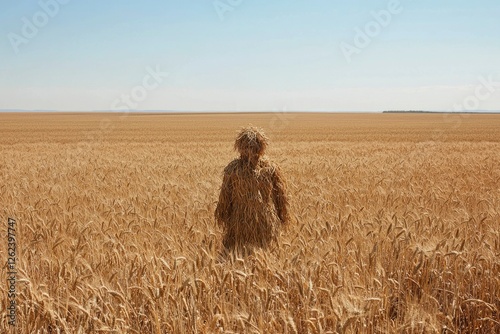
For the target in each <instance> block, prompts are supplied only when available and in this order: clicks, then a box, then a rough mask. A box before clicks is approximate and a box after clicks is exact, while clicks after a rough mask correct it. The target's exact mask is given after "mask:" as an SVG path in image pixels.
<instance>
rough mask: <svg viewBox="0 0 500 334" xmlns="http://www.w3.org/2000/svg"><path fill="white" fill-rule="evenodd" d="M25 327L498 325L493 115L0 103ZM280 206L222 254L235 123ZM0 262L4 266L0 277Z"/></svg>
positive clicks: (3, 201)
mask: <svg viewBox="0 0 500 334" xmlns="http://www.w3.org/2000/svg"><path fill="white" fill-rule="evenodd" d="M0 122H1V125H2V127H1V135H0V156H1V160H0V219H1V221H2V226H3V230H2V232H1V233H2V235H4V238H3V242H2V243H1V246H0V258H1V260H2V261H3V263H7V258H8V253H7V224H8V223H7V222H8V218H13V219H15V220H16V235H15V237H16V251H17V253H16V255H17V261H16V270H17V274H16V307H17V319H16V325H15V327H13V326H9V324H8V310H7V308H8V306H9V305H8V302H9V301H8V299H7V298H2V299H1V303H0V306H1V310H0V312H1V314H2V317H1V319H0V329H1V331H2V332H4V331H8V330H10V331H11V332H18V333H57V332H58V331H59V332H61V333H94V332H95V333H230V332H232V333H472V332H474V333H499V332H500V167H499V166H500V115H486V114H483V115H471V114H463V115H458V114H453V115H451V114H370V113H359V114H358V113H356V114H348V113H345V114H341V113H339V114H336V113H335V114H327V113H324V114H322V113H283V112H276V113H243V114H222V113H220V114H132V113H128V114H105V113H80V114H78V113H43V114H41V113H3V114H0ZM248 124H253V125H256V126H259V127H262V128H263V129H264V131H265V132H266V134H267V135H268V137H269V138H270V140H271V144H270V147H269V149H268V151H267V155H268V157H269V158H270V159H271V160H273V161H274V162H276V163H278V164H279V165H280V166H281V169H282V171H283V174H284V176H285V178H286V181H287V183H288V188H287V192H288V195H289V197H290V215H291V217H292V219H291V220H292V221H291V224H290V225H289V226H288V227H287V228H286V229H283V230H282V231H281V235H280V237H279V241H278V243H277V244H276V245H274V246H273V247H272V248H270V249H266V250H258V251H257V252H256V253H255V254H253V255H251V256H248V257H244V258H239V257H237V256H233V257H229V258H227V259H221V258H220V256H219V253H220V250H221V241H222V231H221V229H220V228H219V227H217V226H216V224H215V220H214V210H215V207H216V204H217V199H218V193H219V188H220V185H221V182H222V172H223V169H224V167H225V166H226V165H227V164H228V163H229V162H230V161H231V160H232V159H234V158H235V157H236V153H235V152H234V151H233V144H234V139H235V136H236V134H237V131H238V130H239V129H240V128H241V127H242V126H246V125H248ZM7 278H8V267H7V266H6V265H4V266H3V267H2V271H1V272H0V279H1V282H2V283H1V284H0V293H1V294H2V296H7V294H8V289H9V286H8V284H7Z"/></svg>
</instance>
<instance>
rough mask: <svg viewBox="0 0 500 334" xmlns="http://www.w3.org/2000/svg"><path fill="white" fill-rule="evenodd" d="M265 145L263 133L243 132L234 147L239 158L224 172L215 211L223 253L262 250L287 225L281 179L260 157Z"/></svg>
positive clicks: (265, 140)
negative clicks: (220, 229) (221, 229)
mask: <svg viewBox="0 0 500 334" xmlns="http://www.w3.org/2000/svg"><path fill="white" fill-rule="evenodd" d="M268 144H269V139H268V138H267V137H266V135H265V134H264V132H263V131H262V129H259V128H256V127H253V126H250V127H246V128H243V129H242V130H241V132H240V133H239V134H238V136H237V138H236V142H235V143H234V149H235V150H236V151H238V152H239V153H240V157H239V158H238V159H235V160H233V161H232V162H231V163H229V165H227V167H226V168H225V169H224V178H223V181H222V187H221V190H220V195H219V202H218V204H217V208H216V210H215V219H216V221H217V223H218V224H219V225H220V226H222V227H223V229H224V233H225V235H224V240H223V245H224V247H225V249H226V250H238V251H242V252H244V253H248V252H251V251H252V249H253V248H255V247H262V248H265V247H266V246H268V245H269V244H270V243H271V242H272V241H274V240H276V237H277V234H278V230H279V227H280V226H281V225H284V224H286V223H288V221H289V216H288V199H287V196H286V192H285V191H286V185H285V181H284V179H283V175H282V173H281V171H280V169H279V167H278V166H277V165H275V164H273V163H272V162H270V161H269V160H267V158H265V157H264V156H263V155H264V151H265V149H266V147H267V145H268Z"/></svg>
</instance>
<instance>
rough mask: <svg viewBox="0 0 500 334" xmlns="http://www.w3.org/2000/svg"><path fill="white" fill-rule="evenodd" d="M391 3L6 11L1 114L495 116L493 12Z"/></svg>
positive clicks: (15, 4) (311, 1) (260, 1)
mask: <svg viewBox="0 0 500 334" xmlns="http://www.w3.org/2000/svg"><path fill="white" fill-rule="evenodd" d="M63 3H64V4H63ZM397 3H398V1H387V0H384V1H378V0H373V1H367V0H365V1H363V0H358V1H340V0H293V1H292V0H290V1H284V0H273V1H270V0H240V1H238V0H216V1H213V0H191V1H187V0H158V1H153V0H144V1H130V2H129V1H102V0H100V1H97V0H86V1H79V0H70V1H68V0H64V1H63V0H41V1H2V2H1V3H0V7H1V10H0V109H9V108H12V109H57V110H108V109H111V108H114V107H116V106H119V107H120V108H122V109H123V108H133V109H141V110H145V109H162V110H214V111H218V110H220V111H237V110H241V111H247V110H250V111H251V110H269V111H272V110H312V111H316V110H320V111H377V110H388V109H426V110H453V109H457V108H460V107H462V109H500V19H499V17H500V2H499V1H498V0H478V1H474V2H473V1H466V0H443V1H435V0H420V1H419V0H413V1H412V0H407V1H405V0H401V1H399V5H398V4H397ZM42 4H47V6H43V5H42ZM54 4H57V6H58V7H59V8H56V7H54ZM231 4H232V5H231ZM217 6H219V7H217ZM224 6H225V7H224ZM391 6H392V7H391ZM43 7H45V9H44V8H43ZM216 7H217V8H219V12H218V11H217V8H216ZM224 9H226V10H227V11H224V12H222V11H223V10H224ZM390 9H391V10H393V13H390V11H389V10H390ZM382 10H384V11H386V12H385V13H386V14H387V13H390V14H389V15H390V17H389V16H387V15H386V16H383V15H382V19H379V22H380V23H379V22H377V20H376V18H375V17H374V15H373V13H374V12H376V13H380V12H381V11H382ZM51 11H52V12H51ZM46 12H47V13H48V14H46ZM49 14H51V15H52V16H53V17H52V16H51V15H49ZM23 18H24V19H23ZM380 20H382V21H380ZM26 22H28V23H26ZM31 24H33V25H34V27H35V28H36V29H38V31H37V32H36V31H35V32H34V31H32V30H31V31H30V30H29V29H28V28H27V26H29V25H31ZM37 25H38V26H39V27H37ZM367 27H368V28H371V29H372V30H370V31H368V32H369V33H370V34H371V35H372V37H368V38H369V39H370V40H371V42H370V43H369V45H363V44H362V43H361V44H360V43H359V41H358V43H357V44H356V40H355V38H356V36H357V35H359V31H363V32H364V31H365V30H366V29H368V28H367ZM358 39H359V36H358ZM346 45H349V46H351V47H352V48H357V51H356V52H357V53H349V52H348V53H347V54H348V56H347V57H346V51H345V50H346V49H345V48H346ZM352 48H351V49H350V50H353V49H352ZM348 58H350V59H348ZM148 68H149V70H148ZM152 69H157V70H158V71H160V72H168V73H169V74H168V76H164V75H163V74H161V75H160V76H159V77H157V78H160V79H159V80H157V81H155V80H154V79H153V78H152V77H149V76H150V72H151V71H152ZM480 78H483V79H480ZM144 80H146V83H147V87H146V88H147V89H146V88H144V84H143V82H144ZM484 81H487V82H488V81H489V82H490V83H489V84H484V83H482V82H484ZM478 87H480V88H478ZM492 87H493V88H492ZM478 90H479V95H478V94H477V92H478ZM145 92H146V94H144V93H145ZM134 94H135V95H134ZM126 95H129V97H128V98H127V96H126ZM124 101H128V102H124ZM464 106H465V107H464Z"/></svg>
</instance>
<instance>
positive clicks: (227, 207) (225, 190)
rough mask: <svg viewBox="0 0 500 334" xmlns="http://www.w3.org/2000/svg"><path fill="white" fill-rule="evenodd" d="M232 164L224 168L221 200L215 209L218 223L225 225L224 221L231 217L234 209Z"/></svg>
mask: <svg viewBox="0 0 500 334" xmlns="http://www.w3.org/2000/svg"><path fill="white" fill-rule="evenodd" d="M231 167H232V166H231V164H230V165H228V166H227V167H226V168H225V169H224V177H223V179H222V186H221V189H220V194H219V202H218V203H217V208H216V209H215V221H216V222H217V224H218V225H220V226H224V223H225V222H227V221H228V220H229V218H230V217H231V210H232V199H231V196H232V194H231V193H232V187H231V178H232V174H233V173H232V168H231Z"/></svg>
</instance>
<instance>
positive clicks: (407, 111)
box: [382, 110, 500, 114]
mask: <svg viewBox="0 0 500 334" xmlns="http://www.w3.org/2000/svg"><path fill="white" fill-rule="evenodd" d="M382 113H383V114H402V113H405V114H408V113H414V114H448V113H460V114H500V111H498V110H476V111H427V110H384V111H383V112H382Z"/></svg>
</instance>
